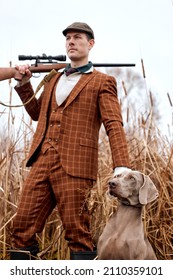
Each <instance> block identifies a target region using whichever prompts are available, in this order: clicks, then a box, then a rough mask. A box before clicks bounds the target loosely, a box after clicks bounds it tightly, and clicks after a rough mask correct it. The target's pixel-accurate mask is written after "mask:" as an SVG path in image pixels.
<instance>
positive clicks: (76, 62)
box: [70, 59, 88, 68]
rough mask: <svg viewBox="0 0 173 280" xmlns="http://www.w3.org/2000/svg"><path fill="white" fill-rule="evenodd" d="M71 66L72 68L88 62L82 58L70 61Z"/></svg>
mask: <svg viewBox="0 0 173 280" xmlns="http://www.w3.org/2000/svg"><path fill="white" fill-rule="evenodd" d="M70 64H71V67H72V68H78V67H80V66H83V65H86V64H88V60H86V59H85V60H82V61H71V63H70Z"/></svg>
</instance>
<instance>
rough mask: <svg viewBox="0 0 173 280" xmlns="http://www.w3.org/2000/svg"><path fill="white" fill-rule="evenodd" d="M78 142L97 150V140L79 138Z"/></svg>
mask: <svg viewBox="0 0 173 280" xmlns="http://www.w3.org/2000/svg"><path fill="white" fill-rule="evenodd" d="M79 143H80V146H84V147H90V148H93V149H97V150H98V142H97V141H94V140H93V139H88V138H80V141H79Z"/></svg>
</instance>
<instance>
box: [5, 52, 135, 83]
mask: <svg viewBox="0 0 173 280" xmlns="http://www.w3.org/2000/svg"><path fill="white" fill-rule="evenodd" d="M18 59H19V60H33V59H35V64H31V66H30V67H29V70H30V71H31V73H47V72H50V71H51V70H53V69H54V70H57V71H58V70H60V69H63V68H65V67H66V66H67V65H68V63H58V62H57V61H66V56H65V55H57V56H47V55H46V54H43V55H42V56H39V55H37V56H32V55H19V56H18ZM93 66H94V67H134V66H135V64H134V63H129V64H127V63H93ZM22 77H23V75H22V74H20V73H19V72H18V70H16V69H15V67H6V68H1V67H0V81H3V80H7V79H12V78H14V79H15V80H17V81H20V80H21V79H22Z"/></svg>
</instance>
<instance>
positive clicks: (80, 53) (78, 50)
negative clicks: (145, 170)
mask: <svg viewBox="0 0 173 280" xmlns="http://www.w3.org/2000/svg"><path fill="white" fill-rule="evenodd" d="M93 45H94V39H91V40H88V37H87V35H86V34H85V33H81V32H77V31H76V32H68V33H67V35H66V52H67V55H68V57H69V58H70V60H72V61H83V60H85V59H86V60H88V55H89V51H90V49H91V48H92V47H93Z"/></svg>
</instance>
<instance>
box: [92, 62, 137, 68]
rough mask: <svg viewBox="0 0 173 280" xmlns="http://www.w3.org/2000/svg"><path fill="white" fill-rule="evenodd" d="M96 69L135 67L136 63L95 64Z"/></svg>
mask: <svg viewBox="0 0 173 280" xmlns="http://www.w3.org/2000/svg"><path fill="white" fill-rule="evenodd" d="M93 65H94V67H134V66H135V64H134V63H93Z"/></svg>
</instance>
